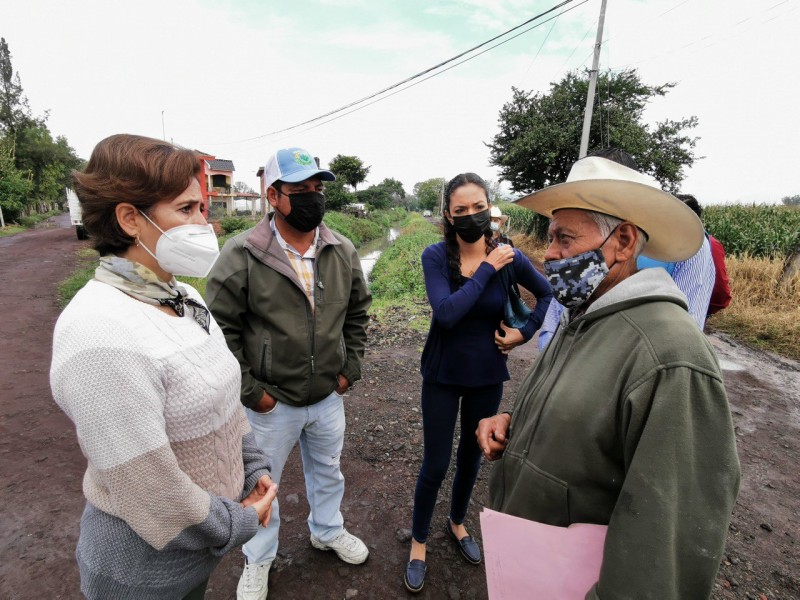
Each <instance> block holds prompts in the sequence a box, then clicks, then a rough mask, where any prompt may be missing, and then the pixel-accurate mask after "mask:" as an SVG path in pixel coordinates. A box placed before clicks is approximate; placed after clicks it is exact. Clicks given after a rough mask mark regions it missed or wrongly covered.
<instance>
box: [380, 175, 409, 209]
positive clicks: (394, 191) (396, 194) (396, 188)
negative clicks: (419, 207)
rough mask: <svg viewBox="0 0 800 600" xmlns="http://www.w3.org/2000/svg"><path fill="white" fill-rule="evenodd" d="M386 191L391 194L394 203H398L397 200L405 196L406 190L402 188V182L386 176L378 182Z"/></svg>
mask: <svg viewBox="0 0 800 600" xmlns="http://www.w3.org/2000/svg"><path fill="white" fill-rule="evenodd" d="M378 185H379V186H381V187H382V188H383V189H384V190H386V192H387V193H388V194H389V195H391V196H392V201H393V203H394V204H398V203H399V202H398V201H399V200H402V199H404V198H405V197H406V191H405V190H404V189H403V184H402V183H401V182H399V181H398V180H397V179H393V178H391V177H387V178H386V179H384V180H383V181H381V182H380V183H379V184H378Z"/></svg>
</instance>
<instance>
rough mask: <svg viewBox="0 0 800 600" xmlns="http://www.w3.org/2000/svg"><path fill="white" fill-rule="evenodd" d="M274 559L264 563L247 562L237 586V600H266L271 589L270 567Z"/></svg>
mask: <svg viewBox="0 0 800 600" xmlns="http://www.w3.org/2000/svg"><path fill="white" fill-rule="evenodd" d="M271 565H272V561H271V560H269V561H267V562H262V563H251V564H248V563H247V562H245V565H244V571H242V576H241V577H239V585H237V586H236V600H265V599H266V597H267V590H268V589H269V568H270V566H271Z"/></svg>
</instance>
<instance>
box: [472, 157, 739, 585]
mask: <svg viewBox="0 0 800 600" xmlns="http://www.w3.org/2000/svg"><path fill="white" fill-rule="evenodd" d="M519 204H520V205H522V206H525V207H526V208H529V209H530V210H533V211H535V212H538V213H540V214H542V215H545V216H547V217H550V218H551V219H552V221H551V224H550V228H549V234H548V235H549V238H550V240H551V241H550V246H549V247H548V249H547V252H546V253H545V256H544V259H545V263H544V268H545V272H546V274H547V276H548V279H549V280H550V283H551V286H552V288H553V291H554V295H555V297H556V298H557V299H558V300H559V301H560V302H561V303H562V304H563V305H564V306H565V307H566V310H565V313H564V316H563V317H562V319H563V321H562V326H561V327H560V329H559V332H558V333H557V334H556V337H555V338H554V339H553V341H552V342H551V343H550V345H549V346H548V347H547V348H546V350H545V351H544V353H543V354H542V355H541V356H540V357H539V359H538V360H537V362H536V363H535V364H534V366H533V367H532V368H531V370H530V371H529V373H528V374H527V376H526V377H525V379H524V380H523V382H522V384H521V385H520V389H519V391H518V393H517V402H516V406H515V410H514V412H513V414H509V413H504V414H500V415H497V416H495V417H492V418H490V419H484V420H483V421H481V423H480V425H479V427H478V432H477V434H478V443H479V445H480V446H481V448H482V449H483V451H484V454H485V456H486V457H487V458H489V459H490V460H495V459H500V461H499V463H498V464H497V465H495V468H494V469H493V471H492V474H491V479H490V493H491V507H492V508H494V509H496V510H499V511H502V512H505V513H508V514H512V515H515V516H519V517H523V518H527V519H532V520H536V521H540V522H543V523H547V524H550V525H557V526H568V525H570V524H571V523H596V524H603V525H608V532H607V536H606V541H605V548H604V553H603V562H602V568H601V571H600V578H599V581H598V582H597V583H596V584H595V585H594V586H593V587H592V588H591V589H590V590H587V594H586V598H587V599H598V598H602V599H606V598H636V599H644V598H658V599H664V600H673V599H674V600H677V599H685V598H708V597H709V596H710V594H711V589H712V585H713V582H714V577H715V576H716V573H717V570H718V568H719V562H720V557H721V554H722V551H723V548H724V544H725V536H726V532H727V529H728V523H729V521H730V514H731V510H732V508H733V504H734V501H735V499H736V494H737V492H738V487H739V478H740V469H739V461H738V458H737V455H736V444H735V439H734V432H733V425H732V421H731V415H730V408H729V406H728V401H727V397H726V394H725V388H724V386H723V382H722V376H721V374H720V369H719V363H718V361H717V358H716V356H715V354H714V351H713V350H712V348H711V346H710V345H709V343H708V341H707V340H706V339H705V337H704V336H703V334H702V332H701V331H700V330H699V329H698V328H697V326H696V325H695V323H694V322H693V321H692V318H691V317H690V316H689V314H688V312H687V310H686V297H685V296H684V295H683V293H682V292H681V291H680V290H679V289H678V288H677V286H676V285H675V283H674V282H673V280H672V279H671V278H670V276H669V275H668V274H667V272H666V271H664V270H663V269H644V270H641V271H639V270H637V267H636V259H637V256H638V255H639V254H640V253H641V254H643V255H646V256H649V257H651V258H654V259H656V260H662V261H680V260H685V259H686V258H688V257H690V256H692V255H693V254H695V253H696V252H697V250H698V249H699V248H700V246H701V244H702V242H703V237H704V236H703V226H702V224H701V223H700V220H699V219H698V218H697V217H696V215H695V214H694V213H693V212H692V211H691V210H690V209H689V208H688V207H686V206H685V205H683V203H682V202H681V201H680V200H678V199H677V198H674V197H673V196H671V195H669V194H667V193H666V192H663V191H661V189H660V187H659V186H658V184H657V183H656V182H655V180H653V179H652V178H650V177H648V176H646V175H642V174H640V173H638V172H637V171H634V170H633V169H629V168H628V167H625V166H623V165H620V164H617V163H616V162H613V161H610V160H608V159H605V158H599V157H588V158H585V159H582V160H580V161H578V162H577V163H575V165H574V166H573V168H572V170H571V172H570V175H569V177H568V179H567V182H566V183H563V184H560V185H554V186H551V187H549V188H545V189H543V190H540V191H539V192H536V193H534V194H532V195H530V196H528V197H526V198H524V199H523V200H521V201H520V202H519Z"/></svg>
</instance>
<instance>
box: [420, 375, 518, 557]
mask: <svg viewBox="0 0 800 600" xmlns="http://www.w3.org/2000/svg"><path fill="white" fill-rule="evenodd" d="M502 396H503V384H502V383H498V384H494V385H487V386H482V387H464V386H457V385H442V384H438V383H427V382H423V383H422V432H423V438H424V440H425V452H424V455H423V458H422V468H421V469H420V471H419V477H418V478H417V487H416V490H415V491H414V517H413V523H412V529H411V535H413V536H414V539H415V540H417V541H418V542H421V543H425V542H426V541H427V539H428V533H429V532H430V527H431V518H432V517H433V509H434V507H435V506H436V497H437V496H438V495H439V488H440V487H441V485H442V481H444V477H445V475H446V474H447V468H448V466H449V465H450V454H451V453H452V450H453V434H454V432H455V428H456V418H457V417H458V409H459V399H460V400H461V402H460V404H461V439H460V440H459V442H458V450H457V452H456V472H455V475H454V477H453V495H452V498H451V499H450V519H451V520H452V521H453V523H457V524H461V523H463V522H464V518H465V517H466V515H467V507H468V506H469V499H470V496H471V495H472V488H473V487H474V486H475V479H476V478H477V477H478V470H479V469H480V466H481V449H480V447H479V446H478V440H477V438H476V437H475V430H476V429H477V428H478V421H480V420H481V419H484V418H486V417H491V416H493V415H495V414H496V413H497V409H498V407H499V406H500V400H501V398H502Z"/></svg>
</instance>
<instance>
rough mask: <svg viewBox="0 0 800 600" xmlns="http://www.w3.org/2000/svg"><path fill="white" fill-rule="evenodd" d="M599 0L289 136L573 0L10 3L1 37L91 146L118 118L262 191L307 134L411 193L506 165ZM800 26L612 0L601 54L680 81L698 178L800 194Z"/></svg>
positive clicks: (694, 185)
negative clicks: (217, 163) (511, 106)
mask: <svg viewBox="0 0 800 600" xmlns="http://www.w3.org/2000/svg"><path fill="white" fill-rule="evenodd" d="M582 1H583V0H574V1H573V2H571V3H570V4H568V5H567V6H565V7H564V8H572V10H570V11H569V12H567V13H565V14H563V15H561V16H560V17H558V19H556V20H554V21H550V22H548V23H544V24H542V25H541V26H539V27H537V28H535V29H532V30H531V31H529V32H528V33H525V34H524V35H521V36H520V37H518V38H516V39H515V40H513V41H510V42H508V43H506V44H504V45H502V46H499V47H497V48H495V49H493V50H491V51H489V52H487V53H485V54H483V55H481V56H479V57H477V58H475V59H474V60H470V61H468V62H466V63H464V64H462V65H460V66H457V67H455V68H453V69H451V70H449V71H447V72H446V73H443V74H442V75H439V76H436V77H433V78H431V79H430V80H428V81H424V82H422V83H420V84H419V85H416V86H414V87H412V88H410V89H409V90H407V91H403V92H400V93H398V94H395V95H393V96H391V97H389V98H387V99H386V100H383V101H381V102H377V103H375V104H373V105H371V106H367V107H366V108H363V109H362V110H358V111H356V112H353V113H352V114H348V115H346V116H343V117H341V118H338V119H336V120H333V121H331V122H329V123H327V124H322V125H319V126H315V127H310V126H304V127H300V128H298V129H293V130H291V131H288V132H284V133H281V134H272V135H269V134H270V133H271V132H274V131H277V130H280V129H283V128H286V127H290V126H292V125H295V124H298V123H301V122H303V121H306V120H308V119H312V118H314V117H317V116H319V115H321V114H324V113H327V112H329V111H331V110H333V109H336V108H338V107H340V106H343V105H345V104H348V103H350V102H352V101H354V100H358V99H360V98H363V97H364V96H367V95H369V94H371V93H373V92H375V91H378V90H380V89H382V88H384V87H387V86H390V85H392V84H394V83H397V82H399V81H401V80H403V79H405V78H406V77H408V76H410V75H413V74H414V73H417V72H419V71H422V70H424V69H426V68H428V67H431V66H433V65H435V64H437V63H439V62H441V61H443V60H445V59H448V58H450V57H452V56H454V55H456V54H458V53H460V52H462V51H464V50H466V49H468V48H471V47H472V46H475V45H477V44H479V43H481V42H483V41H485V40H487V39H489V38H491V37H493V36H494V35H497V34H499V33H502V32H503V31H505V30H507V29H509V28H511V27H514V26H516V25H519V24H520V23H522V22H524V21H526V20H527V19H529V18H531V17H534V16H536V15H537V14H539V13H541V12H543V11H545V10H547V9H549V8H551V7H552V6H554V5H555V4H557V3H558V0H547V1H543V0H439V1H437V0H305V1H301V0H270V1H267V0H227V1H226V0H169V1H165V0H160V1H155V0H138V1H137V2H118V1H115V0H73V1H72V2H64V1H63V0H59V1H49V0H47V1H45V0H26V1H22V0H0V36H2V37H4V38H5V39H6V41H7V43H8V45H9V47H10V50H11V53H12V61H13V66H14V68H15V70H16V71H17V72H18V73H19V75H20V77H21V79H22V85H23V88H24V90H25V94H26V95H27V97H28V99H29V100H30V104H31V107H32V109H33V111H34V112H35V113H36V114H41V113H43V112H44V111H45V110H47V111H49V114H50V118H49V121H48V123H49V126H50V130H51V131H52V132H53V133H54V134H56V135H64V136H66V137H67V139H68V140H69V142H70V144H71V145H72V146H73V147H74V148H75V150H76V151H77V152H78V154H79V155H80V156H81V157H83V158H88V157H89V154H90V153H91V151H92V148H93V147H94V145H95V144H96V143H97V142H98V141H99V140H101V139H102V138H104V137H106V136H108V135H111V134H113V133H120V132H128V133H137V134H142V135H149V136H153V137H158V138H161V137H162V135H165V136H166V139H168V140H172V141H174V142H175V143H178V144H181V145H183V146H187V147H190V148H196V149H199V150H202V151H204V152H208V153H210V154H214V155H216V156H217V158H225V159H230V160H232V161H233V162H234V164H235V166H236V173H235V175H234V179H235V180H236V181H244V182H246V183H247V184H249V185H250V186H252V187H254V188H257V186H258V183H257V179H256V177H255V172H256V170H257V169H258V167H259V166H260V165H263V163H264V162H265V160H266V157H267V155H268V154H269V152H270V151H271V150H273V149H275V148H277V147H281V146H295V145H296V146H301V147H305V148H307V149H308V150H309V151H311V152H312V153H313V154H314V155H316V156H319V157H320V159H321V160H322V162H323V164H327V162H328V161H329V160H330V159H331V158H332V157H333V156H335V155H336V154H354V155H356V156H358V157H360V158H361V159H362V160H364V162H365V163H366V164H367V165H370V166H371V170H370V174H369V178H368V183H379V182H380V181H381V180H383V179H384V178H385V177H394V178H396V179H399V180H401V181H402V182H403V184H404V186H405V188H406V190H407V191H409V192H410V191H411V189H412V187H413V185H414V184H415V183H416V182H418V181H422V180H424V179H428V178H431V177H446V178H450V177H452V176H453V175H455V174H457V173H459V172H463V171H475V172H477V173H479V174H480V175H482V176H483V177H484V178H486V179H495V178H496V177H497V172H496V170H495V169H494V168H493V167H491V166H490V165H489V152H488V149H487V148H486V147H485V145H484V143H485V142H488V141H490V140H491V139H492V137H493V136H494V135H495V134H496V133H497V129H498V127H497V117H498V113H499V111H500V108H501V107H502V106H503V104H504V103H505V102H508V101H509V100H510V98H511V86H516V87H517V88H520V89H523V90H526V91H547V90H548V88H549V85H550V83H551V82H555V81H558V80H560V79H561V78H562V77H563V76H564V75H565V73H567V72H568V71H569V70H571V69H581V68H583V67H589V66H590V65H591V55H592V47H593V45H594V41H595V33H596V27H597V18H598V16H599V12H600V0H588V1H586V2H584V3H582V4H581V2H582ZM573 7H574V8H573ZM562 10H563V9H562ZM798 30H800V0H755V1H754V0H726V1H725V2H720V1H719V0H714V1H712V0H608V9H607V13H606V23H605V34H604V38H605V42H604V44H603V51H602V55H601V65H600V66H601V69H607V68H611V69H621V68H624V67H636V68H637V69H638V70H639V73H640V75H641V77H642V80H643V81H644V82H646V83H648V84H653V85H655V84H661V83H665V82H676V83H677V84H678V85H677V87H676V88H675V89H673V90H672V91H671V92H670V93H669V94H668V95H667V96H666V97H664V98H659V99H656V100H655V101H653V103H652V104H651V105H650V107H649V108H648V110H647V112H646V120H647V121H648V122H650V123H653V124H654V123H655V122H656V121H658V120H662V119H664V118H673V119H678V118H681V117H688V116H691V115H696V116H697V117H698V118H699V120H700V124H699V126H698V127H697V129H696V130H695V135H698V136H700V138H701V139H700V140H699V142H698V145H697V149H696V150H697V154H698V156H702V157H704V158H703V159H702V160H698V161H697V162H696V163H695V166H694V167H692V168H691V169H690V170H689V171H688V175H687V177H686V179H685V181H684V184H683V191H685V192H689V193H694V194H695V195H697V196H698V198H699V199H700V201H701V203H703V204H711V203H720V202H770V203H773V202H779V201H780V199H781V198H782V197H783V196H787V195H794V194H800V166H799V163H800V160H799V159H800V153H799V152H798V138H799V137H800V83H799V82H800V77H798V75H797V59H798V57H800V35H798V33H797V32H798ZM162 114H163V120H162ZM318 123H319V122H317V123H316V124H318ZM254 138H255V139H254ZM362 187H363V186H362Z"/></svg>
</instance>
